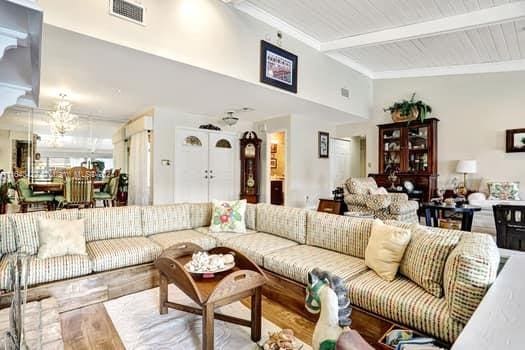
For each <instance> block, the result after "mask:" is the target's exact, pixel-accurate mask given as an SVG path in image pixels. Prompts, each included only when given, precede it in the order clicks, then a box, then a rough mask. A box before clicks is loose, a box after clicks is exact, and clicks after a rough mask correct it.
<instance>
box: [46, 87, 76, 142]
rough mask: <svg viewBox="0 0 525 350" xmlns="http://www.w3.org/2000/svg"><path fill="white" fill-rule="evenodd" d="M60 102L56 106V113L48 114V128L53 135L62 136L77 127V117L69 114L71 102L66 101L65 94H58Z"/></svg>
mask: <svg viewBox="0 0 525 350" xmlns="http://www.w3.org/2000/svg"><path fill="white" fill-rule="evenodd" d="M60 98H61V100H60V101H59V102H58V103H57V105H56V111H54V112H49V113H48V114H49V116H50V120H49V126H50V127H51V132H52V133H53V135H60V136H64V135H65V134H66V133H68V132H71V131H73V130H75V129H76V128H77V127H78V116H77V115H75V114H71V107H72V106H73V105H72V104H71V102H69V101H66V94H60Z"/></svg>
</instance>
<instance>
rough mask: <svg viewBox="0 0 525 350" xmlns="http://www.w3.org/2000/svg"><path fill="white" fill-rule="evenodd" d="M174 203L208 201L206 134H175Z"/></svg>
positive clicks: (191, 131)
mask: <svg viewBox="0 0 525 350" xmlns="http://www.w3.org/2000/svg"><path fill="white" fill-rule="evenodd" d="M175 139H176V146H175V164H174V165H175V166H174V170H175V202H177V203H180V202H191V203H196V202H206V201H208V184H209V183H208V155H209V152H208V133H207V132H205V131H199V130H186V129H180V130H177V131H176V132H175Z"/></svg>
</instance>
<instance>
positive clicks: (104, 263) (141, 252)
mask: <svg viewBox="0 0 525 350" xmlns="http://www.w3.org/2000/svg"><path fill="white" fill-rule="evenodd" d="M87 252H88V255H89V257H90V259H91V260H92V261H93V271H95V272H100V271H107V270H112V269H118V268H120V267H125V266H133V265H138V264H144V263H148V262H152V261H153V260H155V259H156V258H157V257H158V256H159V255H160V253H161V252H162V248H161V247H159V246H158V245H157V244H156V243H154V242H153V241H151V240H149V239H148V238H146V237H128V238H115V239H105V240H101V241H93V242H89V243H87Z"/></svg>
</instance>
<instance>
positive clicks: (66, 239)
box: [37, 218, 87, 259]
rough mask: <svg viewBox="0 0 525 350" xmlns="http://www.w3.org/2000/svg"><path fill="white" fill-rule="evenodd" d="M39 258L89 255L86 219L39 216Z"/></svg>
mask: <svg viewBox="0 0 525 350" xmlns="http://www.w3.org/2000/svg"><path fill="white" fill-rule="evenodd" d="M38 237H39V239H40V247H39V248H38V256H37V257H38V259H47V258H54V257H57V256H64V255H87V252H86V238H85V236H84V219H81V220H49V219H44V218H38Z"/></svg>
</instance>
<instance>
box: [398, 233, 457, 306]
mask: <svg viewBox="0 0 525 350" xmlns="http://www.w3.org/2000/svg"><path fill="white" fill-rule="evenodd" d="M412 227H413V228H412V239H411V241H410V243H409V244H408V247H407V250H406V252H405V256H404V257H403V261H401V266H400V267H399V272H400V273H401V274H402V275H404V276H405V277H408V278H409V279H410V280H412V281H413V282H415V283H416V284H417V285H419V286H420V287H421V288H423V289H424V290H426V291H427V292H429V293H430V294H432V295H434V296H436V297H438V298H441V297H442V296H443V271H444V270H445V263H446V262H447V258H448V256H449V254H450V253H451V252H452V250H454V248H455V247H456V246H457V245H458V242H459V240H460V238H461V233H460V232H459V231H453V230H450V231H446V233H436V232H431V231H429V230H427V229H425V228H424V227H421V226H419V225H412Z"/></svg>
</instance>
